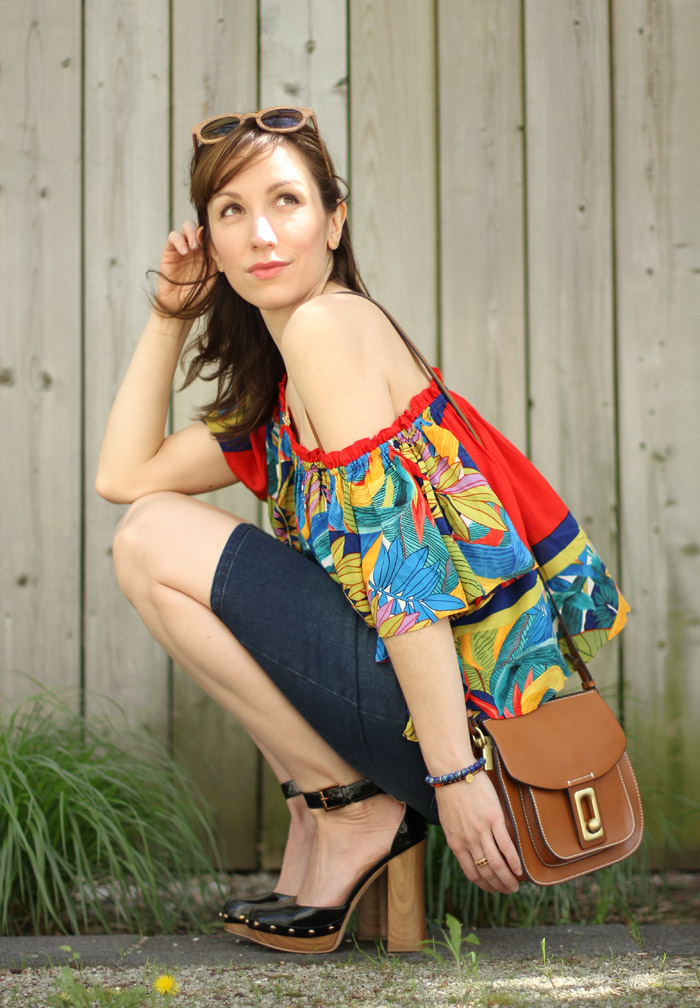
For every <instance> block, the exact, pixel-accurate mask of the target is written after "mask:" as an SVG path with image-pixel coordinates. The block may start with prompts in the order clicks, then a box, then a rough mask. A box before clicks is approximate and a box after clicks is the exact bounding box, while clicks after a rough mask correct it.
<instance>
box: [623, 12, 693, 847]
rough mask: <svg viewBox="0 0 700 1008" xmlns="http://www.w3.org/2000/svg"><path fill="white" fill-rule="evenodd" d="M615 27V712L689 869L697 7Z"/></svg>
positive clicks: (657, 817) (642, 15) (632, 15)
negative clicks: (618, 582) (623, 631)
mask: <svg viewBox="0 0 700 1008" xmlns="http://www.w3.org/2000/svg"><path fill="white" fill-rule="evenodd" d="M613 17H614V21H613V26H614V37H615V40H616V62H615V67H616V71H615V166H616V184H615V192H616V200H615V202H616V225H617V277H618V320H619V321H618V342H619V358H620V396H619V397H620V439H621V447H622V451H621V486H622V508H623V510H622V528H623V536H624V538H623V560H624V583H625V584H627V585H629V591H630V596H631V601H632V603H633V607H634V614H633V621H632V626H631V629H630V631H629V633H628V634H627V635H626V639H625V649H624V650H625V679H626V686H627V699H626V708H627V718H628V725H629V729H630V733H631V735H632V739H633V757H634V759H635V767H636V768H637V770H638V773H639V775H640V785H641V787H642V793H643V795H644V797H645V798H646V800H647V807H648V810H649V812H650V813H651V814H650V816H649V819H650V824H651V827H652V832H653V833H654V835H655V836H656V838H657V839H659V838H660V836H661V833H662V827H663V826H665V827H666V828H668V826H669V825H670V824H671V823H672V824H673V828H674V832H675V833H676V836H677V838H678V840H679V842H680V845H681V848H682V850H683V851H684V852H685V854H684V855H682V854H681V855H680V857H681V859H682V860H684V861H685V863H686V864H691V865H696V864H697V854H698V853H699V852H700V819H699V817H698V816H697V814H692V815H691V814H683V813H684V812H686V806H685V805H684V804H683V802H682V799H679V795H684V796H686V799H691V800H694V801H695V802H696V803H697V802H700V785H699V782H698V780H699V779H698V774H697V766H698V763H699V762H700V732H699V731H698V712H699V711H700V679H699V677H698V675H697V667H698V660H699V657H700V650H699V649H700V617H699V615H698V598H699V597H700V546H699V544H698V529H697V503H696V502H697V478H698V477H697V466H696V464H695V463H696V460H697V431H698V427H699V426H700V407H699V406H698V388H700V343H699V342H698V331H700V205H699V204H698V198H697V165H698V159H699V158H700V120H699V119H698V112H697V94H698V84H699V82H700V81H699V78H700V71H699V68H698V60H697V52H698V46H699V44H700V8H698V5H697V4H695V3H692V2H688V0H685V2H684V0H674V2H672V3H669V4H662V3H643V2H633V3H624V2H620V0H617V2H615V3H614V4H613ZM651 739H653V745H650V740H651ZM664 818H665V819H666V820H667V821H666V822H664V821H663V820H664ZM666 856H667V858H668V857H672V858H675V859H678V858H679V854H678V853H677V852H675V853H672V852H667V854H666Z"/></svg>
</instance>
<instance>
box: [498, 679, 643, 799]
mask: <svg viewBox="0 0 700 1008" xmlns="http://www.w3.org/2000/svg"><path fill="white" fill-rule="evenodd" d="M481 727H482V728H483V729H484V730H485V731H486V732H488V734H489V735H490V736H491V738H492V739H493V741H494V742H495V744H496V747H497V748H498V752H499V755H500V757H501V761H502V762H503V764H504V766H505V768H506V770H507V771H508V773H509V774H510V776H511V777H513V778H515V780H518V781H521V782H522V783H523V784H529V785H531V786H532V787H538V788H551V789H555V788H566V787H571V786H572V785H573V784H578V783H584V782H585V781H588V780H594V779H595V778H596V777H600V776H602V774H604V773H607V772H608V770H610V768H611V767H613V766H614V765H615V764H616V763H617V761H618V760H619V759H620V757H621V756H622V754H623V753H624V751H625V745H626V740H625V733H624V732H623V730H622V728H621V727H620V725H619V723H618V720H617V718H616V717H615V715H614V714H613V712H612V711H611V709H610V708H609V707H608V705H607V704H606V702H605V700H603V698H602V697H601V695H600V693H599V692H598V691H597V690H595V689H591V690H586V691H585V692H583V693H574V694H573V695H571V696H565V697H560V698H558V699H555V700H550V701H549V702H548V703H544V704H542V706H540V707H538V708H537V709H536V710H534V711H531V712H530V713H529V714H522V715H520V717H513V718H498V719H495V718H494V719H489V720H486V721H484V722H483V723H482V725H481Z"/></svg>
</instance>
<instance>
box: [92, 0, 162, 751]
mask: <svg viewBox="0 0 700 1008" xmlns="http://www.w3.org/2000/svg"><path fill="white" fill-rule="evenodd" d="M85 16H86V43H85V151H86V158H85V205H84V219H85V326H86V340H85V369H86V370H85V381H86V399H85V421H86V428H85V455H86V513H87V535H86V547H85V555H86V561H85V562H86V599H87V607H86V608H87V612H86V640H85V655H86V682H87V685H88V687H89V688H90V689H91V690H96V691H99V692H102V693H104V694H106V695H107V696H108V697H109V698H110V700H112V701H116V702H117V703H118V704H119V705H120V706H121V707H122V708H123V709H124V711H125V712H126V714H127V716H128V717H129V720H130V722H131V723H132V724H133V725H134V726H137V725H144V726H146V727H148V728H149V730H150V731H152V733H153V734H154V735H156V736H157V737H159V738H160V739H161V740H162V741H165V740H166V739H167V735H168V677H167V659H166V656H165V654H164V653H163V652H162V651H161V650H160V648H159V647H158V645H157V644H155V642H154V641H153V640H152V639H151V637H150V635H149V634H148V632H147V631H146V629H145V628H144V627H143V626H142V625H141V622H140V620H139V618H138V616H137V615H136V613H135V612H134V611H133V609H131V607H130V606H129V604H128V602H127V601H126V600H125V599H124V597H123V596H122V595H121V593H120V591H119V588H118V587H117V583H116V578H115V576H114V569H113V565H112V557H111V542H112V536H113V531H114V526H115V524H116V521H117V518H118V517H119V514H120V513H121V512H122V510H123V509H117V508H115V507H114V506H113V505H110V504H108V503H106V502H105V501H103V500H100V499H99V498H97V496H96V495H95V493H94V490H93V481H94V473H95V469H96V464H97V456H98V452H99V446H100V442H101V438H102V433H103V430H104V425H105V422H106V419H107V415H108V413H109V409H110V406H111V403H112V400H113V398H114V395H115V393H116V390H117V388H118V385H119V382H120V380H121V378H122V376H123V374H124V371H125V370H126V366H127V364H128V361H129V359H130V357H131V354H132V352H133V349H134V347H135V345H136V343H137V341H138V339H139V337H140V334H141V331H142V330H143V326H144V324H145V321H146V318H147V311H148V309H147V304H146V299H145V296H144V293H143V292H144V288H145V286H146V281H145V271H146V269H148V268H149V267H151V266H152V265H153V264H156V265H157V263H158V261H159V258H160V251H161V248H162V243H163V235H164V234H167V230H168V177H169V174H168V171H169V165H168V159H169V149H168V115H169V95H168V69H169V35H168V3H167V0H155V2H153V3H149V4H146V5H135V4H113V3H109V2H108V0H91V2H90V3H89V4H88V5H87V6H86V11H85ZM92 702H93V703H94V704H95V705H97V701H95V700H94V698H92Z"/></svg>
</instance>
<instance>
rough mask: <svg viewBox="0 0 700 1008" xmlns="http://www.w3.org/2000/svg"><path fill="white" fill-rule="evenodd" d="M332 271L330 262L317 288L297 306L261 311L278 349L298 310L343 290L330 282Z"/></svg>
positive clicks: (296, 304)
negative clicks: (326, 295) (304, 305)
mask: <svg viewBox="0 0 700 1008" xmlns="http://www.w3.org/2000/svg"><path fill="white" fill-rule="evenodd" d="M332 270H333V261H332V260H330V261H329V263H328V268H327V269H326V272H325V273H324V275H323V277H321V279H320V280H319V282H318V283H317V284H316V286H315V287H313V288H312V289H311V291H310V292H309V293H308V294H307V295H306V297H304V298H302V299H301V300H300V301H298V302H296V303H295V304H291V305H285V307H284V308H272V309H266V308H261V309H260V314H261V315H262V320H263V322H264V323H265V325H266V326H267V330H268V332H269V333H270V336H272V339H273V340H274V341H275V343H276V344H277V346H278V347H279V345H280V342H281V340H282V333H283V332H284V329H285V326H286V325H287V322H289V320H290V318H291V317H292V315H293V314H294V312H295V311H296V310H297V308H299V307H300V306H301V305H303V304H305V303H306V302H307V301H312V300H313V298H315V297H318V296H319V295H320V294H327V293H331V292H332V291H334V290H342V289H343V286H342V284H338V283H337V282H336V281H335V280H330V275H331V272H332Z"/></svg>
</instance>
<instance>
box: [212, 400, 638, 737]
mask: <svg viewBox="0 0 700 1008" xmlns="http://www.w3.org/2000/svg"><path fill="white" fill-rule="evenodd" d="M455 399H457V400H458V402H459V404H460V406H461V408H462V409H463V411H464V413H465V415H466V416H467V418H468V419H469V421H470V423H471V425H472V427H473V429H474V431H475V432H476V434H477V435H478V437H479V439H480V442H481V443H479V441H477V439H476V438H475V437H474V436H473V435H472V433H470V431H469V430H468V429H467V428H466V427H465V425H464V423H463V421H462V420H461V419H460V417H459V416H458V414H457V413H456V411H455V410H454V409H453V408H452V406H450V405H449V403H447V401H446V399H445V397H444V396H443V395H442V393H441V392H440V390H439V388H438V386H437V384H436V383H435V382H434V381H433V382H431V384H430V385H429V386H428V387H427V388H425V389H424V390H423V391H422V392H420V393H419V394H418V395H416V396H414V398H413V399H412V400H411V403H410V405H409V407H408V409H407V410H406V411H405V412H404V413H403V414H402V415H401V416H400V417H398V418H397V419H396V421H395V422H394V423H393V424H392V426H391V427H388V428H386V429H384V430H382V431H380V432H379V433H378V434H377V435H376V436H375V437H373V438H369V439H364V440H360V441H357V442H355V443H354V444H352V445H350V446H349V447H348V448H346V449H345V450H343V451H339V452H329V453H324V452H322V451H321V450H320V449H315V450H308V449H306V448H304V447H303V446H302V445H300V444H298V442H297V441H296V438H295V435H294V431H293V429H292V426H291V423H290V418H289V414H288V412H287V408H286V403H285V381H284V380H283V381H282V383H281V385H280V390H279V406H278V408H277V409H276V411H275V413H274V415H273V417H272V419H271V420H270V421H269V422H268V423H267V424H266V425H264V426H263V427H261V428H259V429H258V430H256V431H255V432H254V433H253V435H252V436H250V437H245V438H239V439H236V438H233V439H231V440H228V441H224V442H222V449H223V451H224V453H225V457H226V460H227V462H228V464H229V466H230V467H231V469H232V471H233V472H234V473H235V474H236V476H237V477H238V478H239V479H240V480H241V481H242V482H243V483H244V484H246V485H247V486H248V487H250V488H251V489H252V490H253V491H254V492H255V493H256V494H257V496H258V497H260V498H263V499H264V498H267V500H268V506H269V514H270V521H271V524H272V529H273V531H274V534H275V535H276V536H277V538H278V539H280V540H281V541H282V542H283V543H286V544H287V545H288V546H291V547H292V548H294V549H297V550H299V551H300V552H301V553H303V554H306V555H308V556H310V557H312V558H313V559H314V560H316V561H317V562H318V563H319V564H321V565H322V567H323V568H324V569H325V570H326V571H327V572H328V574H329V575H330V577H332V578H333V579H334V580H335V581H337V582H338V583H339V584H340V585H341V586H342V588H343V590H344V592H345V594H346V596H347V598H348V601H349V602H350V603H351V604H352V605H353V606H354V607H355V609H356V611H357V612H358V613H359V615H360V616H361V617H362V619H363V620H365V621H366V622H367V623H368V624H369V625H370V626H371V627H374V628H376V631H377V652H376V658H377V661H383V660H385V659H387V657H388V655H387V651H386V648H385V646H384V640H385V639H386V638H387V637H391V636H393V635H394V634H403V633H410V632H412V631H414V630H419V629H420V628H422V627H426V626H429V625H430V624H431V623H433V622H435V621H436V620H438V619H449V620H450V622H451V625H452V633H453V636H454V641H455V648H456V651H457V656H458V659H459V664H460V668H461V672H462V677H463V682H464V692H465V700H466V704H467V707H468V708H470V709H472V710H474V711H475V712H477V714H480V715H481V716H488V717H514V716H516V715H519V714H524V713H526V712H528V711H530V710H533V709H534V708H535V707H537V706H538V705H539V704H540V703H542V702H543V701H545V700H548V699H550V698H551V697H552V696H553V695H554V694H555V692H556V691H557V690H559V689H560V688H561V686H562V685H563V684H564V681H565V679H566V677H567V676H568V675H569V674H570V668H569V665H568V664H567V661H566V660H565V657H564V654H563V653H562V651H565V650H566V645H565V644H561V645H560V642H559V640H558V636H557V633H555V630H554V627H553V618H552V613H551V612H550V608H549V603H548V601H547V598H546V595H545V592H544V588H543V585H542V581H541V579H540V578H539V577H538V576H537V573H536V567H537V565H539V566H540V568H541V570H542V572H543V577H545V578H546V579H547V582H548V584H549V586H550V588H551V590H552V592H553V594H554V597H555V599H556V601H557V604H558V606H559V608H560V610H561V612H562V616H563V618H564V621H565V622H566V625H567V627H568V630H569V632H570V634H571V635H572V637H573V638H574V639H575V641H576V644H577V647H578V648H579V650H580V652H581V654H582V655H583V658H584V660H586V659H588V658H591V657H592V656H593V655H594V654H595V653H596V652H597V651H598V649H599V648H600V647H601V645H602V644H603V643H604V642H605V641H607V640H609V639H610V638H611V637H612V636H614V635H615V634H616V633H617V632H618V631H619V630H620V629H621V628H622V626H623V625H624V623H625V620H626V615H627V612H628V611H629V606H628V605H627V603H626V602H625V600H624V599H623V598H622V596H621V595H620V593H619V591H618V589H617V587H616V585H615V583H614V582H613V580H612V579H611V577H610V576H609V574H608V573H607V571H606V569H605V566H604V565H603V563H602V561H601V559H600V557H599V556H598V554H597V553H596V551H595V549H594V547H593V546H592V544H591V543H590V542H589V540H588V539H587V537H586V535H585V533H584V532H583V531H582V530H581V529H580V528H579V526H578V524H577V522H576V521H575V519H574V518H573V516H572V515H571V514H570V513H569V511H568V509H567V508H566V506H565V504H564V503H563V502H562V500H561V499H560V498H559V497H558V496H557V494H556V493H555V492H554V491H553V490H552V488H551V487H550V486H549V484H548V483H547V482H546V480H545V479H544V477H543V476H542V475H541V474H540V473H539V472H538V470H537V469H536V468H535V467H534V466H533V465H532V464H531V463H530V462H529V461H528V459H527V458H525V456H524V455H522V454H521V453H520V452H519V451H518V450H517V449H516V448H515V447H514V446H513V445H512V444H511V443H510V442H509V441H508V440H507V439H506V438H504V437H503V435H502V434H500V433H499V432H498V431H497V430H496V429H495V428H493V427H492V426H491V425H490V424H488V423H487V422H486V421H485V420H483V419H482V418H481V417H480V416H479V414H478V413H477V412H476V410H474V408H473V407H472V406H471V405H470V404H469V403H467V402H466V401H465V400H464V399H462V398H461V397H458V396H455ZM230 419H231V418H228V420H229V422H230ZM207 424H208V426H209V427H210V429H211V430H212V431H216V430H221V429H222V426H223V424H222V421H221V419H215V418H211V419H209V420H207ZM406 734H407V737H409V738H412V737H415V736H414V735H413V733H412V727H411V723H410V721H409V725H408V728H407V731H406Z"/></svg>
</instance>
